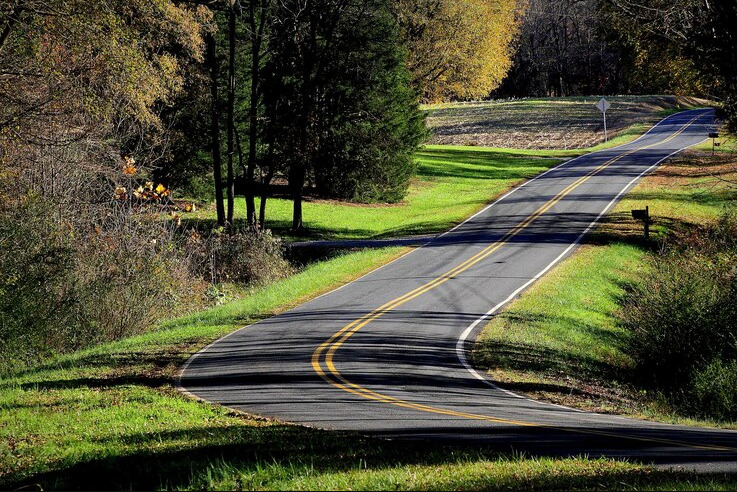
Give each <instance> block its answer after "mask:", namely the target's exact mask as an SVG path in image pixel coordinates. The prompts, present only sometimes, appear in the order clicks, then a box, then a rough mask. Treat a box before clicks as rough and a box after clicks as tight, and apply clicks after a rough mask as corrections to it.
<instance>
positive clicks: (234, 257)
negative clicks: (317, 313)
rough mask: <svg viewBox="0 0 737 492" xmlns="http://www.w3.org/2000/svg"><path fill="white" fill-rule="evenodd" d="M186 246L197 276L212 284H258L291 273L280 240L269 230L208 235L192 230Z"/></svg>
mask: <svg viewBox="0 0 737 492" xmlns="http://www.w3.org/2000/svg"><path fill="white" fill-rule="evenodd" d="M187 249H188V251H189V253H190V255H191V256H192V258H193V259H194V265H195V272H196V273H197V275H198V276H199V277H200V278H202V279H204V280H206V281H208V282H210V283H211V284H212V285H217V284H221V283H226V282H227V283H241V284H259V283H264V282H268V281H271V280H275V279H278V278H283V277H285V276H287V275H289V274H290V273H291V272H292V267H291V266H290V264H289V262H287V260H285V259H284V254H283V249H282V243H281V240H279V239H278V238H274V237H273V236H272V235H271V232H270V231H265V232H258V231H232V233H231V234H223V233H221V234H213V235H211V236H210V237H208V238H203V237H202V236H200V235H199V234H198V233H192V235H190V238H189V241H188V244H187Z"/></svg>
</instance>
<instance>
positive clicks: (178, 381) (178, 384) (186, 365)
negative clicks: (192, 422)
mask: <svg viewBox="0 0 737 492" xmlns="http://www.w3.org/2000/svg"><path fill="white" fill-rule="evenodd" d="M690 111H704V109H690V110H686V111H681V112H680V113H676V114H673V115H669V116H666V117H665V118H663V119H662V120H660V121H659V122H658V123H656V124H655V125H654V126H653V127H652V128H650V129H649V130H648V131H647V132H645V133H644V134H642V135H640V137H638V138H637V139H635V140H633V141H632V142H627V143H625V144H622V145H618V146H616V147H611V148H608V149H601V150H597V151H594V152H589V153H587V154H582V155H580V156H578V157H574V158H572V159H568V160H567V161H564V162H561V163H560V164H558V165H557V166H554V167H551V168H550V169H548V170H547V171H545V172H543V173H541V174H538V175H537V176H535V177H533V178H531V179H529V180H527V181H525V182H524V183H522V184H520V185H519V186H517V187H516V188H514V189H512V190H510V191H508V192H507V193H505V194H504V195H502V196H501V197H499V198H497V199H496V200H494V201H493V202H492V203H490V204H489V205H487V206H486V207H484V208H483V209H481V210H479V211H478V212H476V213H475V214H473V215H472V216H470V217H468V218H467V219H465V220H464V221H463V222H461V223H460V224H458V225H456V226H455V227H453V228H452V229H450V230H449V231H446V232H444V233H442V234H440V235H438V236H435V237H433V238H431V239H429V240H428V241H426V242H425V243H423V244H421V245H419V246H417V247H415V248H413V249H412V250H411V251H408V252H406V253H405V254H403V255H401V256H399V257H397V258H395V259H393V260H392V261H390V262H388V263H385V264H383V265H381V266H379V267H378V268H375V269H373V270H371V271H370V272H368V273H366V274H364V275H362V276H360V277H358V278H356V279H354V280H352V281H350V282H347V283H345V284H343V285H341V286H339V287H336V288H335V289H332V290H329V291H328V292H325V293H324V294H320V295H319V296H317V297H314V298H313V299H310V300H309V301H307V302H306V303H305V304H307V303H309V302H312V301H314V300H317V299H320V298H321V297H324V296H327V295H329V294H333V293H334V292H337V291H339V290H341V289H343V288H344V287H347V286H348V285H350V284H352V283H353V282H357V281H359V280H361V279H363V278H365V277H368V276H369V275H371V274H373V273H376V272H378V271H379V270H381V269H382V268H385V267H387V266H389V265H391V264H393V263H395V262H397V261H399V260H401V259H402V258H404V257H405V256H409V255H411V254H412V253H414V252H415V251H417V250H418V249H420V248H422V247H424V246H427V245H429V244H430V243H432V242H433V241H435V240H437V239H439V238H441V237H443V236H445V235H446V234H450V233H451V232H453V231H455V230H456V229H458V228H459V227H461V226H462V225H464V224H466V223H467V222H470V221H471V220H473V219H475V218H476V217H478V216H479V215H481V214H482V213H484V212H486V211H487V210H489V209H491V208H492V207H493V206H494V205H496V204H498V203H499V202H501V201H502V200H504V199H505V198H507V197H509V196H510V195H512V194H513V193H515V192H516V191H517V190H520V189H521V188H524V187H525V186H527V185H528V184H530V183H532V182H533V181H535V180H537V179H539V178H542V177H543V176H545V175H546V174H548V173H551V172H553V171H555V170H557V169H560V168H562V167H563V166H566V165H568V164H570V163H571V162H574V161H577V160H578V159H581V158H583V157H587V156H590V155H593V154H598V153H600V152H607V151H611V150H616V149H619V148H621V147H624V146H626V145H630V144H633V143H635V142H637V141H639V140H641V139H643V138H644V137H645V136H647V135H648V134H649V133H650V132H652V131H653V130H654V129H655V128H656V127H658V126H660V125H661V124H663V123H665V122H666V121H667V120H668V119H670V118H672V117H673V116H676V115H680V114H683V113H687V112H690ZM681 150H683V149H681ZM678 152H680V151H678ZM676 153H677V152H676ZM671 155H673V154H671ZM668 157H670V156H668ZM668 157H666V158H665V159H667V158H668ZM665 159H663V160H665ZM660 162H662V161H659V162H658V163H656V164H655V165H657V164H659V163H660ZM655 165H654V166H655ZM654 166H653V167H654ZM643 174H644V173H643ZM635 179H637V178H635ZM597 220H598V218H597ZM592 225H593V224H592ZM587 231H588V229H587ZM584 234H585V233H584ZM571 247H573V245H572V246H571ZM556 261H557V260H556ZM551 267H552V265H551ZM545 271H547V269H546V270H545ZM542 273H544V272H542ZM542 273H541V274H540V275H542ZM534 280H535V279H533V280H532V281H530V282H529V283H528V284H525V287H526V286H527V285H529V284H530V283H532V282H533V281H534ZM520 290H523V289H520ZM515 295H516V294H515ZM512 298H513V297H510V299H507V300H505V301H504V302H503V303H502V304H501V305H499V306H497V307H495V309H499V308H501V307H502V306H504V304H506V303H507V302H509V301H510V300H511V299H512ZM493 313H494V310H492V311H490V312H489V313H487V314H485V315H484V316H482V317H481V318H480V319H479V320H477V321H476V322H475V323H474V324H473V325H472V326H476V325H478V323H481V321H482V320H483V319H485V318H486V317H488V316H491V315H492V314H493ZM257 324H258V322H257V323H252V324H249V325H246V326H243V327H241V328H239V329H237V330H235V331H233V332H231V333H228V334H227V335H225V336H223V337H220V338H218V339H217V340H214V341H213V342H211V343H210V344H208V345H207V346H206V347H204V348H202V349H200V350H199V351H197V352H196V353H194V354H192V356H191V357H190V358H189V359H187V362H185V363H184V365H183V366H182V368H181V369H180V370H179V372H178V374H177V376H176V377H175V378H174V387H175V388H176V389H177V390H179V391H180V392H182V393H184V394H185V395H187V396H189V397H191V398H194V399H196V400H200V401H204V402H209V400H206V399H204V398H202V397H200V396H197V395H196V394H194V393H192V392H191V391H189V390H187V389H186V388H185V387H184V385H183V384H182V379H183V378H184V375H185V373H186V371H187V369H189V366H190V365H191V364H192V363H193V362H194V361H195V360H196V359H197V358H198V357H199V356H200V355H202V354H204V353H205V352H207V351H208V350H210V349H211V348H212V347H213V346H214V345H216V344H217V343H219V342H222V341H224V340H226V339H227V338H230V337H231V336H233V335H235V334H237V333H240V332H241V331H243V330H245V329H246V328H250V327H253V326H255V325H257ZM464 333H465V332H464ZM466 337H468V335H466ZM459 343H460V341H459ZM461 356H462V358H461V362H462V363H463V364H464V366H465V367H466V369H468V370H470V371H471V373H472V374H474V375H475V376H476V377H477V378H480V379H481V380H482V381H485V382H486V383H488V384H491V385H492V386H493V387H495V388H497V389H500V390H501V391H505V392H507V393H509V394H510V395H512V394H513V393H511V392H508V391H507V390H502V389H501V388H498V387H497V386H496V385H494V384H493V383H491V381H489V380H487V379H484V378H483V376H481V375H479V374H478V373H476V371H475V370H474V369H473V368H472V367H471V366H470V365H468V362H467V361H466V357H465V354H461V355H460V356H459V357H461ZM515 396H518V397H519V398H524V397H522V396H519V395H515ZM533 401H534V400H533Z"/></svg>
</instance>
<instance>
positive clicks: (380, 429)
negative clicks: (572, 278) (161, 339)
mask: <svg viewBox="0 0 737 492" xmlns="http://www.w3.org/2000/svg"><path fill="white" fill-rule="evenodd" d="M712 123H713V112H712V111H711V110H697V111H688V112H684V113H679V114H677V115H674V116H671V117H669V118H666V119H665V120H663V121H662V122H661V123H659V124H658V125H656V126H655V127H653V128H652V129H651V130H650V131H649V132H648V133H647V134H645V135H643V136H642V137H640V138H639V139H638V140H636V141H635V142H632V143H630V144H627V145H624V146H620V147H617V148H614V149H609V150H605V151H600V152H596V153H593V154H588V155H586V156H582V157H579V158H576V159H573V160H570V161H567V162H566V163H564V164H561V165H559V166H557V167H555V168H553V169H551V170H549V171H547V172H545V173H543V174H541V175H540V176H538V177H537V178H534V179H533V180H530V181H528V182H527V183H525V184H524V185H522V186H520V187H518V188H516V189H515V190H513V191H512V192H510V193H508V194H507V195H505V196H503V197H502V198H500V199H499V200H497V201H496V202H494V204H492V205H491V206H489V207H487V208H485V209H484V210H482V211H481V212H479V213H478V214H476V215H475V216H473V217H471V218H470V219H468V220H467V221H466V222H464V223H462V224H460V225H459V226H457V227H456V228H454V229H453V230H451V231H449V232H447V233H445V234H443V235H441V236H438V237H437V238H434V239H433V240H431V241H430V242H428V243H427V244H425V245H424V246H423V247H420V248H418V249H416V250H414V251H413V252H412V253H411V254H409V255H406V256H404V257H402V258H400V259H398V260H395V261H394V262H392V263H391V264H389V265H387V266H385V267H382V268H381V269H379V270H376V271H374V272H372V273H370V274H368V275H367V276H365V277H362V278H361V279H359V280H357V281H355V282H353V283H351V284H348V285H346V286H344V287H343V288H341V289H339V290H337V291H334V292H332V293H330V294H328V295H325V296H322V297H320V298H318V299H315V300H313V301H311V302H308V303H306V304H305V305H303V306H300V307H299V308H296V309H294V310H292V311H289V312H287V313H284V314H282V315H279V316H276V317H274V318H271V319H269V320H265V321H262V322H260V323H257V324H256V325H253V326H251V327H246V328H244V329H242V330H240V331H238V332H235V333H234V334H231V335H229V336H228V337H226V338H224V339H221V340H220V341H218V342H216V343H214V344H212V345H211V346H209V347H207V348H206V349H204V350H203V351H201V352H200V353H198V354H196V355H195V356H193V358H191V359H190V361H188V363H187V365H186V366H185V368H184V369H183V371H182V375H181V378H180V385H181V387H182V388H183V389H184V390H185V391H187V392H188V393H190V394H193V395H195V396H197V397H200V398H203V399H206V400H209V401H215V402H218V403H221V404H223V405H226V406H229V407H233V408H237V409H240V410H245V411H248V412H251V413H257V414H262V415H266V416H270V417H276V418H280V419H283V420H288V421H293V422H299V423H303V424H307V425H317V426H320V427H326V428H335V429H349V430H357V431H363V432H367V433H371V434H375V435H383V436H392V437H402V438H415V439H417V438H420V439H424V438H435V439H449V440H465V441H473V442H481V443H484V444H488V445H491V446H495V447H499V448H506V449H509V448H510V447H511V448H514V449H518V450H523V451H528V452H531V453H539V454H548V455H573V454H581V453H586V454H589V455H593V456H597V455H601V456H621V457H631V458H637V459H642V460H646V461H651V462H656V463H660V464H665V465H678V466H688V467H700V468H705V469H720V468H730V469H731V468H732V467H735V465H736V464H737V433H734V432H729V431H717V430H705V429H691V428H688V427H679V426H669V425H665V424H657V423H652V422H642V421H636V420H630V419H624V418H621V417H616V416H609V415H600V414H588V413H584V412H579V411H575V410H571V409H567V408H564V407H559V406H556V405H550V404H542V403H540V402H535V401H532V400H529V399H526V398H520V397H518V396H517V395H514V394H512V393H510V392H508V391H505V390H503V389H500V388H498V387H496V386H495V385H494V384H493V383H492V382H490V381H487V380H486V379H485V378H484V377H483V376H482V375H480V374H478V373H477V372H476V371H475V370H473V368H471V367H470V365H469V364H468V362H467V361H466V356H465V341H466V340H467V339H469V338H472V337H473V335H474V334H475V332H476V331H477V329H478V328H479V327H480V326H481V325H483V321H485V320H487V319H488V318H489V317H490V316H492V315H493V314H494V313H495V312H497V311H498V310H499V309H500V308H501V307H503V306H504V305H505V304H506V303H507V302H509V301H510V300H511V299H513V298H514V297H515V296H517V295H518V294H519V293H520V292H521V291H522V290H524V289H525V288H527V287H528V286H529V285H530V284H531V283H533V282H534V281H535V280H537V279H538V278H540V277H541V276H542V275H543V274H545V273H546V272H547V271H548V270H549V269H550V268H551V267H552V266H553V265H555V264H556V263H558V262H559V261H560V260H562V259H563V258H565V257H566V256H567V255H569V254H570V252H571V251H572V250H573V249H574V248H575V246H576V245H577V244H578V243H579V242H580V241H581V239H582V238H583V237H584V236H585V234H586V233H588V232H589V231H590V230H591V228H592V227H593V226H594V225H595V224H596V223H597V222H598V220H599V219H600V218H601V217H602V216H603V215H604V214H606V213H607V212H608V210H610V208H611V207H612V206H613V205H614V204H615V203H616V202H617V201H618V199H619V198H620V197H621V196H622V195H623V194H624V193H625V192H626V191H627V190H628V189H630V188H631V187H632V185H633V184H634V183H635V182H636V181H637V180H638V179H639V178H640V177H641V176H642V175H644V174H646V173H647V172H648V171H650V170H651V169H652V168H654V167H655V166H656V165H657V164H658V163H660V162H661V161H662V160H664V159H666V158H667V157H669V156H671V155H673V154H674V153H676V152H679V151H680V150H683V149H684V148H687V147H689V146H691V145H694V144H696V143H698V142H700V141H703V140H704V138H705V136H706V134H707V133H708V130H709V127H710V126H711V125H712ZM449 265H455V266H453V267H452V268H449V267H448V266H449ZM489 306H493V308H492V309H491V310H488V307H489ZM326 382H327V383H329V384H325V383H326Z"/></svg>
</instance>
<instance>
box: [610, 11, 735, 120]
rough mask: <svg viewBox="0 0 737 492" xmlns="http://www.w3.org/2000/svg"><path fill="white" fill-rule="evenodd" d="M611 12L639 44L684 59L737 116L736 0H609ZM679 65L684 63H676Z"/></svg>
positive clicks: (647, 49)
mask: <svg viewBox="0 0 737 492" xmlns="http://www.w3.org/2000/svg"><path fill="white" fill-rule="evenodd" d="M606 4H607V5H608V6H609V8H610V10H611V13H612V16H613V18H615V19H616V20H617V22H618V23H619V26H620V30H621V31H623V32H625V33H626V34H627V35H628V36H629V37H630V38H631V39H633V40H634V42H636V43H638V47H639V48H640V50H641V51H642V52H643V53H645V54H649V53H650V52H651V50H654V51H655V52H656V53H657V52H658V51H660V52H662V51H663V49H664V47H667V49H668V50H669V52H670V53H673V58H674V59H676V60H678V59H679V58H680V59H681V60H685V61H686V62H688V64H689V65H690V66H691V67H692V73H693V77H696V78H698V79H699V81H700V82H701V83H702V84H703V85H704V86H705V87H706V88H707V89H706V90H709V91H710V92H712V94H713V95H714V96H715V97H720V98H722V99H724V101H725V104H724V106H725V109H726V110H727V113H728V116H729V118H730V120H731V121H732V122H733V123H732V124H733V125H735V123H734V122H735V121H737V51H736V50H735V49H734V47H735V45H736V44H737V2H733V1H718V0H717V1H715V0H637V1H633V0H607V2H606ZM676 65H678V66H681V65H682V64H676Z"/></svg>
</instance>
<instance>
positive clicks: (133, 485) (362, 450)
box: [2, 424, 735, 490]
mask: <svg viewBox="0 0 737 492" xmlns="http://www.w3.org/2000/svg"><path fill="white" fill-rule="evenodd" d="M523 433H528V434H529V433H532V432H531V431H523ZM115 439H116V443H115V444H120V441H122V442H123V443H125V444H127V445H129V446H130V447H131V448H133V449H137V450H134V451H131V452H129V453H124V452H122V453H121V454H119V455H113V456H106V457H101V458H97V459H88V460H82V461H80V462H78V463H76V464H73V465H71V466H66V467H65V466H64V464H63V462H61V463H59V464H57V465H56V467H57V469H56V470H53V471H49V472H44V473H38V474H35V475H30V476H21V474H18V473H11V474H10V475H7V476H6V477H4V478H3V480H2V484H3V486H4V487H5V488H8V489H19V488H23V489H26V490H30V489H34V488H36V489H40V490H153V489H165V490H175V489H182V488H185V489H205V488H213V487H217V486H218V485H220V486H221V487H222V486H223V485H222V484H226V485H225V487H228V486H230V487H233V488H235V489H238V490H242V489H253V488H270V487H275V486H278V485H279V484H280V482H282V481H284V480H286V481H287V483H289V480H290V479H292V480H295V484H299V480H300V477H301V478H310V477H319V476H320V475H323V474H336V473H341V472H356V471H358V470H361V471H373V472H379V471H382V470H390V469H396V468H398V467H403V466H407V465H420V466H444V465H449V466H454V465H457V466H459V467H460V466H463V465H464V464H466V463H469V462H474V461H479V460H498V459H500V458H502V459H505V460H507V461H508V462H509V461H510V460H511V462H512V463H514V462H515V461H519V462H520V463H521V464H522V463H524V462H525V460H526V458H525V456H524V454H523V455H520V454H510V452H509V449H508V448H507V451H506V452H504V451H500V450H499V449H494V448H492V447H489V446H479V445H475V446H474V445H468V444H467V445H464V446H459V445H454V444H448V443H445V444H443V443H442V442H437V441H436V442H433V444H432V446H428V442H426V441H424V440H417V441H412V440H409V441H402V440H399V441H387V440H383V439H377V438H371V437H363V436H360V435H357V434H355V433H351V432H337V431H323V430H317V429H309V428H303V427H297V426H290V425H278V424H273V425H263V426H244V425H237V424H236V425H226V426H222V427H215V428H188V429H181V430H176V431H171V432H164V433H138V434H134V435H130V436H121V437H116V438H115ZM101 444H104V443H101ZM154 444H157V445H158V446H157V447H158V448H159V449H160V451H158V452H151V451H140V449H142V448H143V449H150V448H153V447H154ZM543 456H545V454H543ZM551 456H553V457H555V456H557V453H553V454H552V455H551ZM559 456H560V457H566V456H567V455H566V453H565V452H563V453H561V454H560V455H559ZM572 456H578V455H572ZM541 468H542V467H541ZM562 469H565V468H563V467H562ZM399 476H400V477H401V475H399ZM679 478H681V479H683V478H688V479H690V480H692V481H693V480H698V479H697V478H696V477H695V476H694V475H689V474H680V475H679V474H677V473H674V472H664V471H663V472H658V471H655V472H653V471H647V472H643V471H641V470H636V469H631V470H622V469H619V470H618V469H617V468H616V467H611V466H602V467H600V468H598V469H597V472H596V473H581V474H577V473H576V469H575V467H573V468H569V469H568V471H563V472H556V471H555V469H554V470H552V471H545V470H542V469H541V470H539V471H537V472H534V471H533V472H531V473H530V472H528V473H525V474H524V475H521V476H520V475H518V474H514V473H512V474H508V473H500V474H494V473H493V471H492V469H488V471H485V472H484V473H476V474H473V475H467V474H464V473H461V472H460V471H459V472H456V473H446V474H442V475H441V476H438V477H437V480H438V483H437V484H436V485H437V486H438V487H441V488H446V489H465V490H489V489H498V488H507V489H517V490H531V489H545V490H549V489H562V490H570V489H571V488H574V487H575V488H583V489H603V490H609V489H611V488H613V487H617V488H620V487H621V485H622V484H628V485H629V486H632V485H635V484H647V483H657V482H658V481H664V480H678V479H679ZM715 478H716V480H718V481H720V482H721V483H725V484H729V483H734V480H735V477H734V476H733V475H732V476H729V475H720V476H717V477H715ZM282 483H283V482H282Z"/></svg>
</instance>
